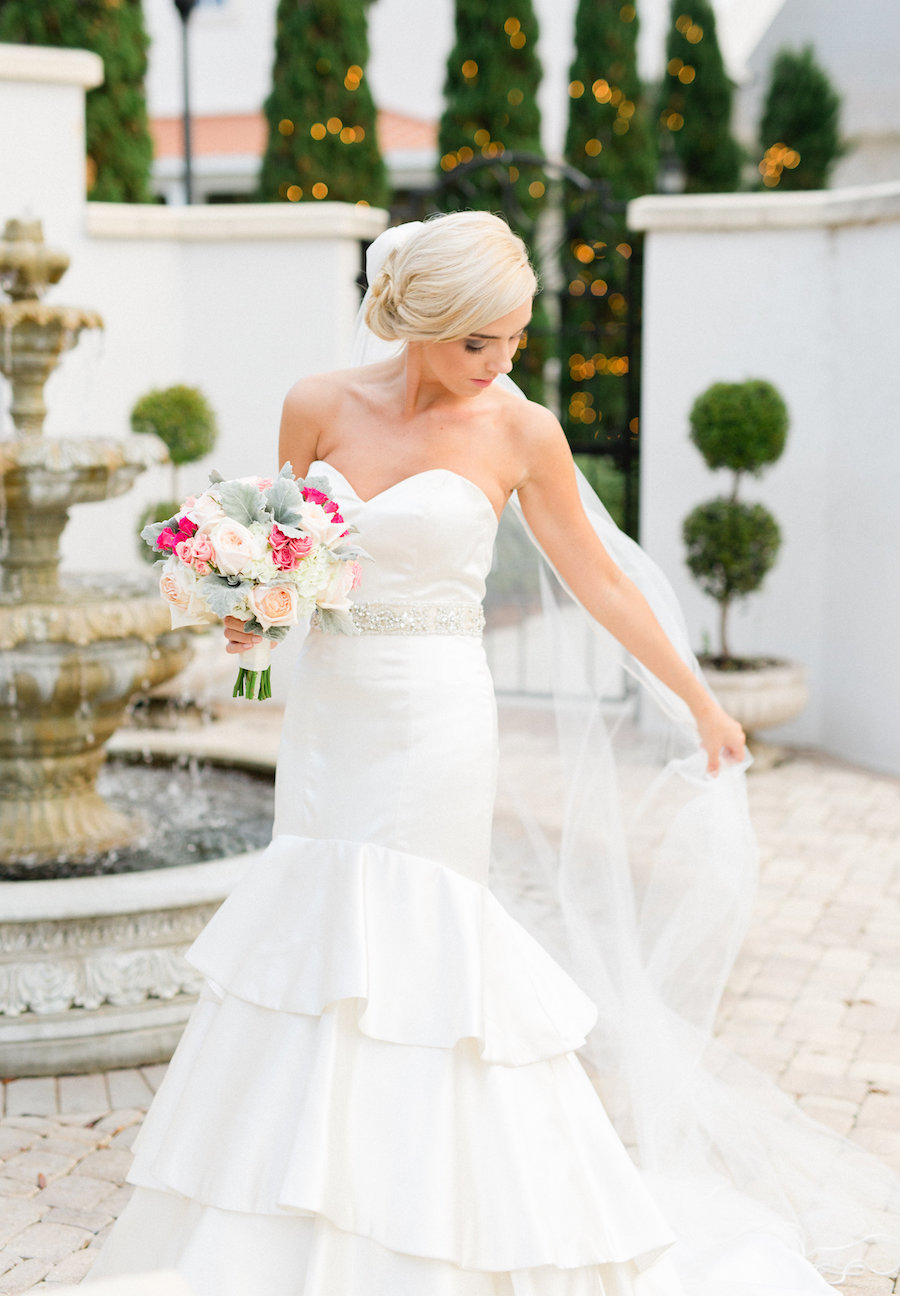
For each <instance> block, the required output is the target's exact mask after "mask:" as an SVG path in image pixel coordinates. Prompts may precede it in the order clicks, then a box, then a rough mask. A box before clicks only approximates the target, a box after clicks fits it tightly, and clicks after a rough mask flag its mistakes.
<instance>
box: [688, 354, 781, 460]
mask: <svg viewBox="0 0 900 1296" xmlns="http://www.w3.org/2000/svg"><path fill="white" fill-rule="evenodd" d="M787 429H788V412H787V406H786V405H785V403H784V401H783V400H782V399H781V397H780V396H779V394H778V392H777V391H776V390H775V388H774V387H773V386H772V384H771V383H768V382H765V381H764V380H763V379H761V378H752V379H750V381H749V382H743V383H724V382H720V383H713V385H712V387H708V388H707V390H706V391H705V392H703V393H702V395H700V396H698V397H697V399H696V400H695V401H694V407H693V409H692V410H691V440H692V441H693V443H694V445H695V446H696V447H697V449H698V450H699V451H700V453H701V454H702V455H703V458H704V459H705V460H706V464H707V467H708V468H730V469H731V470H732V472H737V473H740V472H749V473H753V474H754V476H759V474H760V473H761V472H762V470H763V468H764V466H765V465H766V464H770V463H774V462H775V460H776V459H777V458H779V456H780V455H781V452H782V451H783V450H784V443H785V440H786V439H787Z"/></svg>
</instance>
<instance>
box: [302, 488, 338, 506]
mask: <svg viewBox="0 0 900 1296" xmlns="http://www.w3.org/2000/svg"><path fill="white" fill-rule="evenodd" d="M303 498H304V499H305V500H308V501H309V503H310V504H321V505H322V508H324V507H325V505H326V504H330V503H331V500H329V498H328V496H327V495H323V494H322V492H321V491H320V490H316V489H315V487H313V486H304V487H303Z"/></svg>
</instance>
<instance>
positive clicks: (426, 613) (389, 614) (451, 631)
mask: <svg viewBox="0 0 900 1296" xmlns="http://www.w3.org/2000/svg"><path fill="white" fill-rule="evenodd" d="M350 615H351V617H352V619H353V624H354V625H355V626H356V628H357V630H359V632H360V634H389V635H413V634H439V635H480V634H481V632H482V630H483V629H484V612H483V611H482V609H481V605H480V604H477V603H354V604H353V606H352V607H351V609H350ZM315 624H316V617H315V616H313V625H315Z"/></svg>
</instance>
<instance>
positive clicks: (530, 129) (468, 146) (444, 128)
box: [437, 0, 550, 400]
mask: <svg viewBox="0 0 900 1296" xmlns="http://www.w3.org/2000/svg"><path fill="white" fill-rule="evenodd" d="M537 41H538V22H537V18H536V16H535V13H534V7H533V5H532V3H531V0H520V2H519V3H517V4H515V5H513V6H511V5H510V4H509V0H456V39H455V43H454V45H453V49H452V50H451V51H450V56H449V58H448V59H447V74H446V79H445V81H444V112H443V115H442V117H441V121H440V127H439V130H438V155H439V168H440V174H441V175H442V176H453V173H454V172H455V171H456V170H457V168H464V167H465V164H466V163H470V162H473V161H474V160H475V159H476V158H478V159H481V158H484V159H490V158H498V159H499V158H500V156H501V155H502V154H503V153H504V152H519V153H530V154H533V155H535V156H540V155H541V151H542V150H541V110H540V107H539V105H538V100H537V92H538V86H539V85H540V81H541V65H540V60H539V58H538V53H537ZM437 201H438V203H439V205H440V206H441V208H442V210H444V211H461V210H470V209H473V208H475V209H478V210H480V211H494V212H497V211H503V212H504V213H505V215H506V217H507V219H508V220H509V222H510V224H511V225H513V226H514V228H515V229H516V230H517V232H518V233H519V234H521V236H522V237H523V238H524V239H525V242H526V243H527V244H528V245H529V248H530V249H531V252H532V259H533V260H534V259H536V250H535V230H536V223H537V220H538V217H539V215H540V213H541V212H542V210H543V209H544V207H545V205H546V201H547V179H546V176H545V174H544V172H543V171H542V170H541V168H540V166H539V165H534V166H532V165H524V164H522V163H521V162H520V163H519V164H517V165H509V164H501V163H500V162H498V164H497V166H496V167H495V166H484V167H482V168H481V169H476V170H474V171H470V172H465V171H464V170H461V171H460V183H459V184H454V183H450V184H448V185H447V186H446V187H445V188H444V189H443V190H442V191H441V192H440V194H439V195H438V199H437ZM549 332H550V327H549V323H548V321H547V317H546V313H545V311H544V308H543V305H542V304H541V300H540V298H538V299H537V301H536V303H535V311H534V317H533V319H532V323H531V328H530V330H529V342H528V347H527V349H526V350H525V351H524V352H522V354H521V355H520V357H519V358H518V361H517V366H516V372H515V375H514V376H515V378H516V381H517V382H518V383H519V385H520V386H521V387H522V389H523V391H525V393H526V395H528V396H529V397H531V398H532V399H533V400H540V399H541V398H542V396H543V379H542V375H543V368H544V362H545V358H546V352H547V341H548V336H549Z"/></svg>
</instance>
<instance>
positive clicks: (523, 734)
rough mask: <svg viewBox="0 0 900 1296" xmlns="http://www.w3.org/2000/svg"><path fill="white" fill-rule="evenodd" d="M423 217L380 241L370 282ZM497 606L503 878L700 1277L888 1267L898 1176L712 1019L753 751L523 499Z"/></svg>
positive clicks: (587, 493) (600, 522)
mask: <svg viewBox="0 0 900 1296" xmlns="http://www.w3.org/2000/svg"><path fill="white" fill-rule="evenodd" d="M418 225H419V223H418V222H411V223H410V224H408V225H402V226H397V227H393V228H391V229H388V230H386V231H385V233H384V234H382V235H381V236H380V237H379V238H378V239H376V240H375V242H374V243H373V244H372V245H371V247H370V248H369V250H368V253H367V265H366V269H367V277H368V281H369V282H370V283H371V282H372V280H373V278H374V276H375V274H376V273H377V271H378V269H379V268H380V266H381V264H382V263H383V261H384V259H385V258H386V257H387V256H388V255H389V254H390V253H391V252H392V251H393V250H394V249H395V248H396V247H399V246H400V245H401V244H402V243H403V242H404V241H405V240H406V239H408V238H409V237H411V236H412V234H413V233H414V231H415V229H416V228H418ZM366 305H367V301H366V300H365V299H364V301H363V304H362V307H361V309H360V312H359V315H358V317H357V322H356V326H355V330H354V337H353V346H352V355H351V361H352V363H353V364H355V365H362V364H369V363H373V362H375V361H378V360H382V359H386V358H388V357H389V356H392V355H395V354H397V352H398V349H399V347H398V344H396V343H387V342H384V341H382V340H381V339H379V338H377V337H375V335H374V334H372V333H371V332H370V330H369V329H368V328H367V327H366V324H365V309H366ZM506 381H507V383H508V386H509V387H510V388H511V389H512V390H513V391H515V392H516V393H517V394H519V395H521V393H519V392H518V389H517V388H516V387H515V385H514V384H513V383H511V382H508V380H506ZM576 471H577V470H576ZM578 479H579V488H580V492H581V498H582V503H583V504H584V507H585V511H586V512H587V514H588V517H589V518H590V520H591V522H592V524H593V526H594V528H595V530H596V532H597V534H598V535H599V537H600V539H601V540H602V542H603V544H604V545H605V547H606V549H607V550H608V551H609V553H610V554H611V556H612V557H613V559H614V560H615V561H616V562H617V563H618V564H619V566H620V567H621V568H622V569H623V570H624V571H625V572H626V573H627V574H628V576H630V577H631V579H632V580H633V581H634V582H635V583H636V584H637V585H638V587H639V588H640V589H641V591H642V592H643V594H644V596H645V597H646V598H647V600H648V602H649V603H650V605H651V607H652V608H653V610H654V612H655V614H656V616H657V618H658V620H659V621H660V623H661V624H662V626H663V628H664V629H665V631H666V633H667V635H668V636H669V638H670V639H671V641H672V643H673V644H674V646H675V648H676V649H677V651H678V652H679V654H680V655H681V656H682V658H683V659H684V660H685V661H687V662H688V663H689V664H690V665H691V667H692V668H693V669H694V671H695V672H697V674H698V675H699V674H700V671H699V666H698V665H697V662H696V659H695V657H694V655H693V653H692V651H691V647H690V643H689V639H688V633H687V629H686V626H685V623H684V619H683V617H682V614H681V610H680V608H679V606H678V603H677V600H676V598H675V596H674V593H673V591H672V589H671V587H670V585H669V583H668V581H667V580H666V578H665V576H664V575H663V573H662V572H661V571H660V569H659V568H658V567H657V566H656V564H655V563H654V562H653V561H652V560H651V559H650V558H649V557H648V555H647V554H645V553H644V552H643V550H641V549H640V547H639V546H638V545H637V544H636V543H635V542H634V541H632V540H631V539H630V538H629V537H628V536H626V535H624V534H623V533H622V532H621V531H620V530H619V529H618V528H617V527H616V525H615V523H614V522H613V521H612V519H611V518H610V516H609V514H608V512H607V511H606V509H605V508H604V506H603V504H602V503H601V501H600V500H599V498H598V497H597V496H596V494H595V493H594V492H593V490H592V489H591V487H590V486H589V484H588V482H587V480H586V479H585V478H584V476H583V475H582V474H581V473H579V474H578ZM486 614H487V619H488V629H487V634H486V644H487V647H488V651H489V660H490V661H491V666H492V670H493V672H494V676H495V682H496V685H497V689H498V695H499V698H500V706H499V713H500V750H501V756H500V772H499V784H498V787H499V792H498V800H497V811H496V816H495V826H496V832H495V839H496V845H495V850H494V858H493V860H492V882H491V885H492V889H493V890H495V892H496V893H497V894H498V896H499V898H500V899H501V900H502V901H503V902H504V903H506V905H507V907H509V908H510V909H511V910H512V911H513V913H514V916H515V917H516V918H517V919H518V920H519V921H521V922H522V923H523V924H524V925H525V926H527V927H529V928H531V930H532V931H533V932H534V934H535V935H536V936H537V937H538V939H539V940H540V941H541V943H542V944H543V945H544V946H545V947H546V948H548V949H549V950H550V952H551V953H552V954H553V955H554V957H556V959H557V960H558V961H559V962H560V963H561V964H562V966H563V967H565V968H566V969H567V971H568V972H569V973H570V974H571V975H572V976H573V978H574V979H575V980H576V981H577V982H578V984H579V985H581V987H582V988H583V989H584V990H585V991H586V992H587V993H588V994H589V995H590V996H591V998H592V999H593V1000H594V1002H595V1004H596V1005H597V1010H598V1017H597V1024H596V1026H595V1028H594V1030H593V1032H592V1033H591V1035H590V1037H589V1039H588V1041H587V1043H586V1045H585V1048H584V1050H583V1052H582V1057H583V1060H584V1062H585V1065H586V1066H587V1067H588V1070H589V1072H590V1074H591V1076H592V1079H593V1080H594V1083H595V1085H596V1087H597V1089H598V1091H599V1092H600V1095H601V1097H602V1099H603V1101H604V1104H605V1106H606V1108H607V1111H608V1112H609V1114H610V1115H611V1117H612V1118H613V1121H614V1123H615V1124H616V1127H617V1129H618V1131H619V1134H620V1136H621V1137H622V1138H623V1140H624V1141H625V1143H626V1145H627V1146H628V1147H629V1149H630V1150H631V1152H632V1155H633V1156H634V1158H635V1160H636V1162H637V1163H638V1165H639V1166H640V1167H641V1169H642V1170H643V1172H644V1174H645V1176H646V1179H647V1182H648V1183H649V1185H650V1186H651V1188H652V1190H653V1191H654V1193H655V1194H656V1195H657V1196H658V1198H659V1200H660V1202H661V1204H662V1205H663V1208H664V1210H665V1212H666V1214H667V1216H668V1218H669V1219H670V1221H671V1223H672V1225H673V1227H674V1229H675V1232H676V1234H677V1236H678V1237H679V1239H681V1240H682V1244H683V1246H682V1250H683V1255H682V1256H681V1270H682V1274H683V1276H685V1277H688V1279H689V1280H690V1278H691V1268H692V1266H694V1265H696V1283H693V1284H691V1285H690V1290H692V1291H694V1290H696V1291H698V1292H699V1291H703V1292H704V1294H705V1293H707V1291H708V1293H709V1296H714V1294H715V1296H722V1294H723V1293H724V1292H725V1291H726V1290H727V1291H728V1292H729V1296H734V1294H736V1293H739V1292H746V1293H747V1296H751V1293H752V1296H759V1293H761V1292H762V1291H764V1290H765V1291H767V1292H769V1291H771V1292H772V1293H773V1294H774V1293H775V1292H776V1291H777V1292H779V1293H784V1294H785V1296H786V1294H787V1293H789V1292H790V1293H793V1292H794V1291H797V1292H800V1291H803V1292H808V1291H810V1290H814V1289H813V1288H810V1286H809V1282H808V1279H807V1278H806V1276H805V1275H806V1274H807V1273H808V1266H806V1265H804V1264H802V1263H801V1259H800V1258H801V1257H805V1258H806V1259H808V1260H810V1261H811V1262H812V1263H813V1264H814V1265H815V1266H816V1267H817V1268H818V1269H819V1270H820V1271H821V1273H822V1274H824V1275H827V1276H828V1278H829V1279H831V1280H832V1281H835V1280H838V1281H839V1280H840V1279H841V1278H843V1277H845V1276H847V1275H848V1274H850V1273H854V1272H859V1271H860V1270H862V1269H865V1268H870V1269H873V1270H875V1271H876V1272H880V1273H892V1272H893V1271H894V1270H895V1268H896V1267H897V1265H898V1263H900V1179H898V1177H897V1176H895V1175H894V1174H893V1173H892V1172H891V1171H890V1170H889V1169H888V1168H887V1167H886V1166H885V1165H884V1164H883V1163H882V1162H880V1161H878V1160H877V1159H876V1158H874V1157H872V1156H871V1155H869V1154H867V1153H865V1152H863V1151H862V1150H860V1149H859V1148H858V1147H857V1146H856V1145H855V1144H853V1143H851V1142H850V1141H849V1140H847V1139H845V1138H843V1137H841V1136H839V1135H837V1134H835V1133H833V1132H832V1131H830V1130H828V1129H826V1128H825V1127H823V1126H821V1125H819V1124H818V1123H816V1122H814V1121H813V1120H811V1119H810V1118H809V1117H808V1116H807V1115H806V1114H805V1113H804V1112H803V1111H802V1110H801V1109H800V1108H799V1107H797V1106H796V1105H795V1104H794V1103H793V1102H792V1101H791V1100H790V1099H789V1098H788V1097H787V1096H786V1095H785V1094H783V1093H782V1092H781V1091H780V1090H779V1089H778V1088H777V1086H776V1085H775V1084H774V1083H773V1082H771V1081H770V1080H769V1079H768V1078H767V1077H765V1076H763V1075H762V1074H761V1073H759V1072H758V1071H756V1070H755V1069H754V1068H753V1067H751V1066H749V1065H748V1064H747V1063H745V1062H743V1061H742V1060H741V1059H739V1058H738V1057H736V1056H735V1055H734V1054H733V1053H731V1052H730V1051H728V1050H727V1049H725V1048H724V1047H723V1046H721V1045H720V1044H718V1043H717V1042H716V1041H715V1039H714V1038H713V1035H712V1030H713V1024H714V1019H715V1014H716V1010H717V1007H718V1004H719V1000H720V998H721V995H722V992H723V990H724V987H725V983H726V980H727V978H728V975H729V972H730V970H731V968H732V965H733V963H734V960H735V957H736V955H737V952H738V950H739V948H740V945H741V943H742V940H743V937H744V935H745V932H746V928H747V925H748V922H749V918H750V914H751V909H752V905H753V899H754V893H755V888H756V879H757V850H756V843H755V839H754V835H753V830H752V826H751V823H750V819H749V815H748V809H747V797H746V787H745V774H746V769H747V765H748V764H749V761H747V762H744V763H743V764H742V765H734V764H731V765H725V766H723V769H722V771H721V773H720V775H719V776H718V777H717V778H712V777H710V776H708V775H707V774H706V772H705V771H706V756H705V753H704V752H703V750H702V749H701V748H700V745H699V739H698V735H697V731H696V727H695V725H694V723H693V720H692V717H691V715H690V713H689V711H688V709H687V707H686V706H685V705H684V703H683V702H682V701H681V700H680V699H679V698H678V697H676V696H675V695H674V694H672V693H671V692H670V691H669V690H667V689H666V688H665V687H664V686H663V685H662V684H660V682H659V681H658V680H657V679H656V678H655V677H654V676H653V675H651V674H650V673H649V672H648V671H646V670H645V669H644V667H642V666H641V665H640V663H639V662H637V661H635V660H634V659H633V658H631V657H630V656H629V655H628V654H627V653H626V652H625V651H624V650H623V649H622V648H621V647H620V645H619V644H618V643H617V642H616V641H615V640H613V639H612V638H611V636H610V635H609V634H608V633H607V632H606V631H605V630H603V628H602V627H600V626H599V625H598V624H597V623H596V622H595V621H594V620H593V619H592V618H591V617H590V616H588V614H587V613H586V612H584V610H583V609H582V608H581V607H580V605H579V604H578V603H577V602H576V601H575V600H574V598H572V597H571V596H570V595H569V593H568V592H567V590H566V589H565V587H564V585H563V584H562V582H561V581H560V580H559V578H558V577H557V576H556V574H555V572H554V571H553V570H552V568H551V567H550V565H549V563H548V562H547V560H546V559H545V558H544V557H543V555H542V554H541V552H540V549H539V546H538V545H537V542H536V541H535V540H534V539H533V537H532V536H531V534H530V532H529V530H528V527H527V524H526V522H525V520H524V517H523V516H522V511H521V508H520V507H519V505H518V502H517V500H516V499H515V497H513V499H512V500H511V501H510V504H509V506H508V507H507V508H506V510H505V511H504V514H503V517H502V519H501V525H500V528H499V533H498V540H497V547H496V554H495V563H494V572H493V574H492V578H491V580H490V581H489V588H488V596H487V601H486ZM512 674H514V675H515V687H510V689H509V697H508V698H507V697H505V696H504V689H505V687H506V685H507V683H509V682H510V677H511V675H512ZM523 677H524V678H526V679H527V691H526V693H525V695H524V696H523V695H522V693H521V683H522V679H523ZM748 1247H752V1248H753V1255H754V1257H755V1260H754V1263H755V1264H757V1265H758V1263H759V1257H760V1256H761V1255H765V1256H767V1257H770V1258H771V1263H772V1268H771V1273H770V1274H767V1275H765V1276H764V1277H763V1278H762V1280H760V1276H759V1275H758V1274H757V1275H756V1276H755V1277H754V1276H753V1275H751V1274H750V1273H749V1272H748V1274H747V1276H746V1278H745V1279H744V1282H745V1283H746V1285H743V1284H742V1283H741V1282H740V1281H738V1282H737V1283H736V1282H735V1278H734V1270H733V1268H732V1267H731V1265H729V1264H726V1265H725V1267H724V1268H721V1269H717V1268H716V1264H717V1262H716V1257H717V1256H718V1255H723V1256H724V1255H726V1254H728V1255H730V1256H731V1257H732V1264H733V1259H734V1257H735V1256H738V1257H739V1256H740V1254H741V1253H742V1251H745V1250H746V1249H747V1248H748ZM747 1253H748V1254H749V1252H747ZM795 1267H796V1273H795ZM717 1273H718V1275H719V1276H718V1278H717V1277H716V1276H715V1275H716V1274H717ZM710 1275H712V1277H710ZM794 1277H795V1278H796V1281H794V1280H793V1278H794ZM761 1281H762V1283H763V1285H761ZM710 1284H711V1285H710ZM821 1289H822V1291H827V1290H829V1289H828V1287H827V1286H826V1285H825V1283H824V1282H823V1283H822V1288H821Z"/></svg>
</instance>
